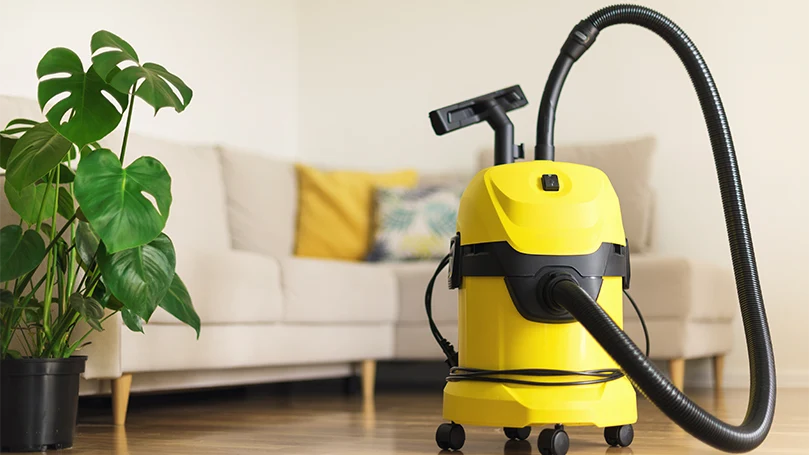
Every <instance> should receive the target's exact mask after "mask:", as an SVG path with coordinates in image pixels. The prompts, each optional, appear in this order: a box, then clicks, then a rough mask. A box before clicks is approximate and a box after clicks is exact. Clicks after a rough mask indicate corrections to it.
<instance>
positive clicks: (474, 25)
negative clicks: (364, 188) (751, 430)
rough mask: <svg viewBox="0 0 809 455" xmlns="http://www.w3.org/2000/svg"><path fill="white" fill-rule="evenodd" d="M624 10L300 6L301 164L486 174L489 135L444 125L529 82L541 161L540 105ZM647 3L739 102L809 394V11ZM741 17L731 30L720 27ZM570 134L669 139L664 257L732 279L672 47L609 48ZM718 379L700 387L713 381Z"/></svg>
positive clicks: (664, 168)
mask: <svg viewBox="0 0 809 455" xmlns="http://www.w3.org/2000/svg"><path fill="white" fill-rule="evenodd" d="M607 3H608V2H605V1H604V0H587V1H577V2H570V1H564V0H554V1H541V2H540V1H531V0H526V1H515V0H512V1H503V2H491V1H486V2H484V1H475V2H473V1H462V0H445V1H433V0H411V1H407V2H390V1H385V2H382V1H374V0H343V1H340V2H336V1H328V0H310V1H305V2H302V3H300V6H299V24H300V25H299V26H300V35H299V40H300V56H299V59H300V78H301V79H300V113H301V117H300V130H299V131H300V136H299V145H300V149H299V150H300V151H299V156H300V158H301V159H303V160H306V161H312V162H317V163H322V164H328V165H339V166H363V167H371V168H391V167H403V166H412V167H416V168H420V169H429V170H443V169H450V168H461V169H468V170H471V169H472V166H473V163H474V155H475V154H476V153H477V151H478V150H479V149H481V148H483V147H486V146H489V144H490V143H491V140H492V134H491V131H490V129H489V128H488V126H486V125H479V126H476V127H472V128H469V129H467V130H464V131H462V132H455V133H453V134H450V135H447V136H444V137H440V138H439V137H436V136H434V135H433V133H432V131H431V129H430V125H429V122H428V120H427V112H428V111H430V110H432V109H435V108H438V107H441V106H445V105H447V104H451V103H454V102H457V101H461V100H464V99H467V98H470V97H473V96H476V95H479V94H483V93H487V92H489V91H492V90H495V89H499V88H502V87H506V86H509V85H511V84H515V83H519V84H521V85H522V87H523V89H524V91H525V93H526V95H527V97H528V99H529V101H530V102H531V104H530V105H529V107H526V108H523V109H522V110H520V111H515V112H513V113H512V115H511V118H512V119H513V121H514V123H515V125H516V131H517V137H518V140H521V141H524V142H525V143H526V149H527V150H531V149H532V148H533V144H534V135H535V132H534V131H535V130H534V129H535V127H536V115H537V107H538V104H539V99H540V97H541V94H542V88H543V85H544V82H545V79H546V77H547V74H548V72H549V70H550V67H551V65H552V64H553V61H554V59H555V58H556V55H557V53H558V49H559V47H560V46H561V44H562V42H563V41H564V39H565V37H566V36H567V34H568V32H569V31H570V28H571V27H572V26H573V25H574V24H576V23H577V22H578V21H579V20H580V19H582V18H584V17H586V16H587V15H588V14H589V13H591V12H592V11H594V10H596V9H598V8H600V7H602V6H604V5H606V4H607ZM644 3H646V4H648V5H649V6H651V7H653V8H657V9H659V10H661V11H662V12H664V13H665V14H667V15H668V16H670V17H671V18H673V19H674V20H675V21H676V22H678V23H679V24H680V25H681V26H682V27H683V28H684V29H685V30H686V31H687V32H688V34H689V35H690V36H691V37H692V38H693V39H694V41H695V42H696V43H697V45H698V46H699V48H700V49H701V51H702V53H703V55H704V56H705V58H706V60H707V62H708V63H709V65H710V68H711V70H712V72H713V75H714V78H715V79H716V81H717V84H718V87H719V88H720V90H721V94H722V96H723V99H724V102H725V107H726V109H727V112H728V117H729V119H730V122H731V126H732V127H733V132H734V134H735V141H736V145H737V149H738V150H737V153H738V157H739V162H740V166H741V170H742V173H743V174H742V175H743V178H744V182H745V184H746V186H745V189H746V196H747V205H748V209H749V213H750V218H751V223H752V228H753V234H754V238H755V244H756V246H757V248H758V249H757V256H758V260H759V267H760V271H761V280H762V284H763V289H764V294H765V298H766V302H767V308H768V311H769V317H770V321H771V324H772V332H773V337H774V340H775V347H776V354H777V360H778V370H779V375H780V376H779V379H780V384H782V385H789V384H791V385H809V342H807V340H809V337H807V336H806V335H805V334H806V327H807V323H809V303H807V300H809V299H807V297H806V295H807V292H806V285H805V283H803V280H805V279H807V277H809V260H807V257H809V228H807V226H809V186H808V185H809V153H807V150H806V143H807V141H806V139H805V137H804V135H803V134H804V131H805V128H806V127H807V125H809V114H807V106H809V88H807V85H806V84H807V81H809V61H808V57H807V56H809V53H807V51H806V49H805V47H804V46H805V36H804V30H805V24H804V20H805V18H806V17H807V16H809V2H801V1H791V2H786V1H770V2H766V3H761V2H758V1H753V0H745V1H734V0H723V1H711V2H705V1H696V0H691V1H674V0H667V1H664V0H646V1H645V2H644ZM779 8H780V9H781V12H780V13H779V12H778V9H779ZM731 11H732V12H731ZM723 14H728V16H727V19H725V20H719V18H720V17H722V15H723ZM557 120H558V121H557V141H558V143H570V142H582V141H584V142H588V141H600V140H608V139H620V138H626V137H633V136H637V135H641V134H648V133H651V134H654V135H656V136H657V137H658V138H659V150H658V155H657V158H656V165H655V169H654V176H653V177H654V186H655V188H656V190H657V194H658V195H659V198H658V199H659V209H658V213H657V249H658V251H660V252H662V253H671V254H683V255H686V256H688V257H692V258H696V259H700V260H705V261H710V262H714V263H719V264H725V265H729V263H730V260H729V253H728V247H727V242H726V239H725V229H724V225H723V219H722V210H721V204H720V200H719V194H718V186H717V183H716V177H715V174H714V169H713V161H712V156H711V151H710V147H709V142H708V137H707V134H706V132H705V127H704V124H703V121H702V116H701V114H700V111H699V106H698V103H697V99H696V96H695V95H694V93H693V90H692V88H691V84H690V81H689V79H688V77H687V75H686V73H685V71H684V70H683V69H682V67H681V65H680V63H679V61H678V60H677V58H676V56H675V55H674V54H673V53H672V52H671V51H670V50H669V49H668V48H667V45H666V44H665V43H664V42H663V41H662V40H660V39H659V38H657V37H655V36H653V35H651V34H650V33H649V32H647V31H645V30H642V29H640V28H636V27H631V26H623V27H615V28H612V29H609V30H607V31H605V32H603V33H602V34H601V35H600V36H599V37H598V41H597V43H596V45H595V47H594V48H593V49H591V50H590V51H589V52H588V54H587V55H586V56H585V57H583V58H582V60H580V61H579V63H577V65H576V66H575V67H574V69H573V71H572V73H571V74H570V77H569V79H568V82H567V85H566V87H565V90H564V93H563V95H562V99H561V104H560V108H559V112H558V118H557ZM641 304H642V302H641ZM736 338H737V343H736V346H737V348H736V350H735V351H734V353H733V355H732V356H731V358H730V359H729V362H728V364H727V367H726V368H727V370H728V372H727V373H728V375H729V377H728V382H729V383H730V384H732V385H741V386H744V385H745V384H746V383H747V359H746V355H745V351H744V348H743V346H744V338H743V336H742V331H741V328H738V330H737V334H736ZM696 366H697V367H700V365H696ZM701 367H702V371H701V373H702V374H698V375H697V376H693V377H692V378H691V380H692V382H694V381H696V382H704V381H706V380H707V377H706V375H705V371H704V367H705V365H701ZM689 368H690V367H689ZM696 370H697V371H699V370H700V368H697V369H696Z"/></svg>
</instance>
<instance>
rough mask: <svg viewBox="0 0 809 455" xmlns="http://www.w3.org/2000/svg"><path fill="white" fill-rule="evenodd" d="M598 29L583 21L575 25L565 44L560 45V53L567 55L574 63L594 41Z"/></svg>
mask: <svg viewBox="0 0 809 455" xmlns="http://www.w3.org/2000/svg"><path fill="white" fill-rule="evenodd" d="M597 36H598V29H597V28H596V27H595V26H594V25H593V24H591V23H590V21H588V20H583V21H581V22H579V23H578V24H576V26H575V27H573V30H571V32H570V35H568V36H567V40H565V44H563V45H562V52H563V53H565V54H567V55H569V56H570V58H572V59H573V61H574V62H575V61H576V60H578V59H579V57H581V56H582V54H584V52H585V51H586V50H587V49H590V46H592V45H593V43H594V42H595V40H596V37H597Z"/></svg>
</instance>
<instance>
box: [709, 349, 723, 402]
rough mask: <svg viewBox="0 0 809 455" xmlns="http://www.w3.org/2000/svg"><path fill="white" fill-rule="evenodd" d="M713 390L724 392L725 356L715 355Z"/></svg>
mask: <svg viewBox="0 0 809 455" xmlns="http://www.w3.org/2000/svg"><path fill="white" fill-rule="evenodd" d="M712 360H713V362H712V363H713V391H714V393H715V394H717V395H719V394H721V393H722V381H723V379H724V375H725V356H724V355H715V356H714V357H713V359H712Z"/></svg>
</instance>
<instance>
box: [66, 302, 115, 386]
mask: <svg viewBox="0 0 809 455" xmlns="http://www.w3.org/2000/svg"><path fill="white" fill-rule="evenodd" d="M103 327H104V331H103V332H96V331H93V332H92V333H91V334H90V336H88V337H87V341H89V342H90V344H89V345H87V346H85V347H84V348H82V349H81V350H80V351H77V352H76V355H86V356H87V365H86V367H85V369H84V378H85V379H114V378H119V377H121V330H129V329H127V328H126V327H124V324H123V322H122V321H121V315H120V313H119V314H116V315H115V316H112V317H111V318H109V319H107V320H106V321H104V324H103ZM88 330H91V329H90V326H88V325H87V323H85V322H80V323H79V324H78V325H77V326H76V329H75V330H74V331H73V337H72V338H71V342H74V341H75V340H78V339H79V338H81V337H82V335H84V334H85V333H87V331H88Z"/></svg>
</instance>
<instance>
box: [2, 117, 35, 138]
mask: <svg viewBox="0 0 809 455" xmlns="http://www.w3.org/2000/svg"><path fill="white" fill-rule="evenodd" d="M39 124H40V122H37V121H36V120H29V119H27V118H15V119H13V120H11V121H10V122H8V124H6V128H5V129H4V130H3V131H0V134H2V135H4V136H8V137H12V138H15V139H17V138H19V136H18V135H19V134H20V133H24V132H26V131H28V130H30V129H31V128H33V127H34V126H36V125H39Z"/></svg>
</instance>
